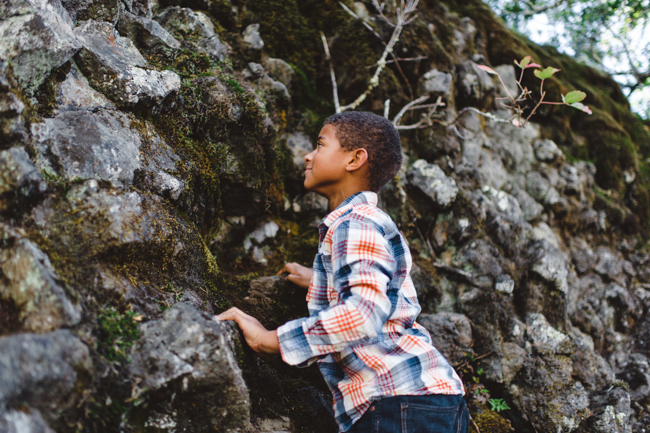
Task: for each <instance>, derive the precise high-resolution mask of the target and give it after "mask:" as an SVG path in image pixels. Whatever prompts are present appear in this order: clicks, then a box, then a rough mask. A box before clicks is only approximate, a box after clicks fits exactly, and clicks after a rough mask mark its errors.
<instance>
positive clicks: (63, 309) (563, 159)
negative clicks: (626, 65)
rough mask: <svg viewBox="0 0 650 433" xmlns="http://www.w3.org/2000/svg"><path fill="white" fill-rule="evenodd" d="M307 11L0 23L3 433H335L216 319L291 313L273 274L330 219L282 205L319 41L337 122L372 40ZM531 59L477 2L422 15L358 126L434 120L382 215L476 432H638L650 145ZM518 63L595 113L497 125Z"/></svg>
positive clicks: (312, 384)
mask: <svg viewBox="0 0 650 433" xmlns="http://www.w3.org/2000/svg"><path fill="white" fill-rule="evenodd" d="M314 4H315V3H314V2H296V1H284V2H283V1H266V2H259V1H258V2H255V1H244V0H191V1H190V0H165V1H160V2H159V1H158V0H119V1H118V0H47V1H46V0H9V1H6V0H5V1H0V216H1V220H0V431H2V432H4V431H9V432H21V433H22V432H31V431H33V432H53V431H56V432H59V433H73V432H79V431H84V432H86V431H87V432H104V431H106V432H114V431H115V432H118V431H119V432H124V433H129V432H140V431H144V432H149V431H156V432H163V433H173V432H179V431H183V432H203V431H214V430H219V431H228V432H241V433H243V432H245V431H246V432H250V433H261V432H274V431H275V432H277V431H287V432H288V431H295V432H305V433H307V432H309V433H333V432H335V431H336V425H335V422H334V419H333V412H332V408H331V395H330V393H329V391H328V389H327V386H326V384H324V382H323V381H322V379H321V378H320V375H319V374H318V373H317V371H316V370H315V369H314V368H315V367H314V366H312V367H311V368H306V369H295V368H290V367H289V366H287V365H285V364H284V363H283V361H282V360H281V358H280V357H258V356H256V355H255V354H253V353H252V352H251V351H250V350H249V349H248V347H247V345H246V343H245V341H244V340H243V339H242V336H241V334H240V333H239V332H238V331H237V329H236V328H235V327H234V325H233V324H226V323H221V322H216V321H214V320H213V319H212V315H213V314H218V313H220V312H222V311H224V310H225V309H227V308H230V307H237V308H239V309H241V310H242V311H244V312H246V313H249V314H251V315H252V316H254V317H255V318H257V319H259V320H260V322H261V323H262V324H263V325H264V326H265V327H266V328H267V329H276V328H277V327H278V326H280V325H282V324H283V323H286V322H287V321H288V320H292V319H295V318H298V317H304V316H306V315H307V314H308V311H307V309H306V305H305V291H304V290H303V289H300V288H298V287H297V286H295V285H294V284H292V283H290V282H288V281H286V280H285V278H284V276H276V275H275V273H276V272H277V270H278V269H280V268H281V266H282V264H283V263H287V262H289V263H290V262H296V263H300V264H301V265H304V266H310V264H311V263H312V262H313V259H314V254H315V252H316V251H317V248H318V242H319V232H318V226H319V224H320V223H321V221H322V219H323V217H324V216H325V215H326V214H327V213H328V212H329V202H328V200H327V199H326V198H324V197H322V196H319V195H317V194H315V193H314V192H309V191H306V190H305V189H304V185H303V180H304V179H303V176H304V173H303V172H304V157H305V155H306V154H308V153H310V152H312V151H313V150H314V146H313V143H315V142H316V136H317V133H318V130H319V128H320V126H321V123H322V121H323V120H324V119H325V117H326V116H328V115H330V114H332V113H329V112H328V110H331V107H332V105H331V100H332V96H331V95H332V93H331V90H332V89H331V82H330V80H329V72H328V66H327V61H326V59H324V57H323V52H322V48H321V47H322V39H321V37H320V34H319V31H318V29H320V28H321V27H322V26H323V22H327V28H325V29H324V31H325V37H326V39H327V42H328V46H329V49H330V51H331V56H332V59H333V63H334V70H335V74H336V76H337V86H338V90H339V96H340V102H341V103H342V104H343V105H345V104H349V103H351V102H352V101H354V100H355V99H356V98H357V97H358V96H359V93H360V89H366V88H367V86H368V84H369V83H368V80H369V79H370V78H371V77H372V74H373V71H374V66H373V65H372V64H374V63H375V62H376V61H377V58H376V56H377V49H378V47H380V46H381V45H380V44H379V43H378V41H377V38H376V35H373V34H372V33H370V32H369V31H368V27H366V26H363V25H360V24H362V22H363V23H366V24H369V26H370V28H372V29H373V31H374V32H377V34H378V35H379V36H380V37H381V38H382V39H383V40H384V41H386V40H387V38H388V37H390V32H391V31H392V30H391V29H392V27H390V26H389V25H388V24H385V21H384V20H383V19H382V18H381V16H378V15H377V14H376V12H375V11H374V10H373V9H372V8H369V7H368V2H365V6H364V2H356V3H354V2H350V3H349V4H348V6H349V7H350V10H353V11H354V13H355V14H356V15H357V16H358V17H359V19H358V20H355V19H353V18H352V17H350V16H348V14H346V13H345V11H342V10H341V9H340V5H339V4H338V2H320V3H318V7H313V5H314ZM384 13H385V14H388V15H391V14H392V12H391V6H390V5H389V6H388V7H387V8H385V9H384ZM534 48H535V49H534V50H532V51H531V46H530V42H529V41H527V40H523V39H521V38H520V37H519V36H518V35H515V34H513V33H511V32H509V31H508V30H507V29H506V28H505V27H503V25H502V24H501V23H500V22H498V21H497V20H496V18H495V16H494V14H492V12H490V11H489V10H488V9H487V6H486V5H485V4H484V3H483V2H480V0H466V1H463V2H442V3H440V4H439V2H420V3H419V4H418V17H417V18H416V20H415V21H414V22H413V23H410V24H409V25H408V26H407V28H406V29H405V31H404V33H402V36H401V39H400V41H398V43H397V45H396V46H395V55H396V57H398V58H400V59H409V61H400V63H399V67H398V65H396V64H393V62H392V59H387V61H388V62H390V63H389V64H388V65H387V67H386V68H385V69H384V70H383V72H382V74H381V75H380V77H379V79H378V82H377V87H376V88H374V89H373V90H372V91H371V92H370V93H369V94H368V95H367V96H366V99H364V101H363V102H362V103H361V105H359V106H358V107H357V108H356V109H358V110H361V111H372V112H375V113H377V114H381V113H383V112H384V109H386V110H387V112H386V113H385V114H386V116H388V117H389V118H394V116H395V115H396V114H397V113H398V112H399V111H400V110H401V109H402V108H403V107H404V104H406V103H408V101H411V100H414V99H416V98H419V97H421V96H428V97H429V99H428V100H427V101H426V102H425V103H423V104H424V106H420V107H411V108H412V110H408V111H407V112H406V114H404V117H403V119H404V122H403V124H404V125H407V124H413V123H416V122H417V121H418V119H420V117H419V116H420V115H421V114H422V113H424V112H425V110H427V109H431V108H430V107H431V106H430V105H428V104H433V103H434V102H435V101H436V100H437V99H438V98H440V99H441V101H442V102H443V103H444V106H440V107H437V108H436V112H435V117H434V121H433V124H432V125H424V126H427V127H426V128H419V129H413V130H409V129H406V130H402V131H400V136H401V143H402V154H403V164H402V167H400V170H399V172H398V173H397V175H396V176H395V177H394V178H393V179H391V180H390V181H389V183H388V184H387V185H386V186H385V188H384V189H382V190H381V191H379V194H378V196H379V206H380V207H381V208H382V209H383V210H384V211H385V212H387V213H388V214H389V215H390V216H391V218H392V219H393V220H394V221H395V223H396V224H397V226H398V228H399V230H400V231H401V232H402V233H403V235H404V237H405V238H406V240H407V242H408V244H409V249H410V252H411V258H412V268H411V277H412V279H413V282H414V286H415V287H416V290H417V292H418V297H419V301H420V305H421V307H422V314H421V315H420V316H419V317H418V318H417V320H418V323H420V324H421V325H423V326H424V327H425V328H426V329H428V330H429V332H430V334H431V337H432V339H433V341H434V344H435V346H436V347H437V349H438V350H439V351H440V352H441V353H442V354H443V356H445V357H446V358H447V359H448V360H449V361H450V363H451V364H452V366H453V367H454V368H455V369H456V370H457V372H458V374H459V376H460V377H461V378H462V380H463V382H464V385H465V389H466V395H465V398H466V399H467V401H468V404H469V408H470V412H471V414H472V419H473V420H474V422H475V423H476V428H478V429H480V431H481V432H492V433H506V432H510V431H512V429H514V431H517V432H520V431H521V432H534V431H536V432H539V433H541V432H552V433H558V432H560V433H570V432H571V433H573V432H575V433H596V432H598V433H604V432H612V433H614V432H616V433H630V432H643V431H644V429H646V430H647V429H648V426H649V425H650V410H649V409H648V402H649V401H650V359H649V355H648V354H649V353H650V319H648V317H649V315H648V312H649V311H650V284H648V280H649V279H650V250H649V249H648V243H647V242H646V237H647V233H648V228H649V227H650V219H649V215H650V204H649V203H650V201H649V200H648V193H649V191H650V189H649V188H648V185H650V178H648V176H647V172H648V170H647V169H646V168H647V167H646V165H647V161H648V160H649V158H650V153H649V152H650V151H648V146H646V145H645V143H647V142H650V134H649V133H648V131H647V128H645V127H644V125H643V124H642V123H641V122H640V120H639V119H638V118H637V117H636V116H634V115H632V114H631V113H630V112H629V111H628V110H627V108H626V107H627V105H626V104H625V103H624V96H623V95H622V94H619V93H618V87H617V85H616V84H615V83H614V82H613V81H611V80H610V79H609V78H607V77H606V76H604V75H602V74H596V73H594V72H593V71H591V70H590V69H589V68H587V67H586V66H584V65H580V64H578V63H575V62H573V61H571V59H569V58H568V57H563V56H560V57H558V56H557V54H556V53H555V52H554V51H552V50H549V49H548V48H545V47H534ZM513 53H517V54H516V55H515V54H513ZM524 53H525V54H524ZM527 54H531V55H532V56H533V58H532V61H534V62H535V63H538V64H541V65H543V66H544V67H547V66H554V67H557V68H559V69H561V72H560V73H558V74H556V75H555V76H554V82H553V85H550V86H549V88H548V89H546V86H544V89H546V90H547V91H548V98H552V97H554V96H553V94H554V92H557V91H558V89H560V90H561V89H584V90H586V91H587V90H588V93H589V100H590V101H592V102H590V105H591V106H592V107H593V114H592V115H591V116H589V115H587V114H586V113H583V112H573V113H572V114H571V116H570V117H569V116H568V115H567V114H566V112H564V111H561V110H558V109H556V108H554V107H553V106H545V107H544V109H540V110H539V111H538V113H537V114H536V115H534V116H532V117H531V119H530V122H527V123H526V124H525V126H523V127H515V126H514V125H513V123H512V122H510V121H508V119H511V118H512V117H513V116H516V113H514V112H512V111H511V110H510V109H509V108H508V107H506V106H504V105H503V104H502V103H501V102H503V101H504V99H501V98H507V97H508V94H511V95H513V94H519V93H520V92H521V90H522V89H521V88H520V87H519V83H518V80H519V77H520V72H521V71H520V69H518V68H517V67H515V66H513V62H512V61H513V59H514V58H515V57H517V58H518V59H520V58H521V56H522V55H527ZM480 65H487V66H490V67H491V68H493V69H494V70H495V71H497V72H498V73H499V75H500V77H501V79H502V80H503V85H502V82H501V80H498V79H497V78H496V77H495V76H493V75H490V74H488V73H487V72H485V71H484V70H482V69H481V68H480V67H479V66H480ZM529 75H530V76H531V77H529ZM594 77H597V82H594V81H593V80H595V79H596V78H594ZM531 80H533V78H532V71H525V75H524V79H523V80H522V81H521V84H522V85H523V86H524V87H526V86H528V88H529V89H533V88H534V87H533V86H532V84H531V82H532V81H531ZM362 91H363V90H361V92H362ZM592 93H593V94H592ZM387 100H389V101H390V103H389V104H386V101H387ZM548 100H549V101H550V99H548ZM468 108H473V109H475V110H469V109H468ZM466 109H467V110H466ZM528 110H529V108H526V109H525V112H524V115H526V113H528V112H529V111H528ZM481 114H485V115H487V116H496V117H498V118H501V119H502V120H505V122H496V121H493V119H491V118H490V117H485V116H483V115H481ZM515 123H516V122H515ZM339 139H342V140H345V139H346V137H339ZM587 158H589V159H590V160H592V161H593V162H591V161H586V159H587ZM495 405H497V406H496V407H499V408H500V409H502V410H501V411H500V412H497V411H496V410H492V408H493V406H495ZM506 407H509V408H510V409H506Z"/></svg>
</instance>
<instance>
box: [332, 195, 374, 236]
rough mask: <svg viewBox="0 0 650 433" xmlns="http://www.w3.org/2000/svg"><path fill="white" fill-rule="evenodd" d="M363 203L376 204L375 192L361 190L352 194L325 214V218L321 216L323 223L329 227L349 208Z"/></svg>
mask: <svg viewBox="0 0 650 433" xmlns="http://www.w3.org/2000/svg"><path fill="white" fill-rule="evenodd" d="M363 203H369V204H371V205H374V206H377V194H376V193H374V192H372V191H361V192H357V193H355V194H352V195H351V196H350V197H348V198H346V199H345V200H343V202H342V203H341V204H340V205H338V206H337V207H336V209H334V210H333V211H332V212H330V213H329V214H327V216H326V217H325V218H323V224H325V225H326V226H327V227H330V226H331V225H332V223H333V222H334V221H336V220H337V219H338V218H339V217H340V216H341V215H343V214H344V213H345V212H347V211H348V210H349V209H351V208H352V207H354V206H356V205H359V204H363Z"/></svg>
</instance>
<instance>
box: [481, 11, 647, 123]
mask: <svg viewBox="0 0 650 433" xmlns="http://www.w3.org/2000/svg"><path fill="white" fill-rule="evenodd" d="M486 2H487V3H488V4H489V5H490V6H491V7H492V8H493V9H494V10H495V11H497V13H499V14H500V15H501V17H503V18H504V19H505V21H506V22H507V23H508V24H509V25H510V26H512V27H513V28H515V29H517V30H519V31H520V32H522V33H524V34H531V31H530V30H531V29H532V28H535V27H538V26H539V24H538V23H539V22H543V18H544V16H545V17H546V18H547V21H548V25H547V26H546V28H545V29H544V32H545V34H546V35H548V36H547V37H548V40H546V41H545V42H546V43H549V44H552V45H554V46H559V47H562V50H563V51H565V52H566V53H567V54H570V55H572V56H574V57H575V58H576V59H578V60H580V61H584V62H586V63H587V64H589V65H591V66H594V67H597V68H599V69H601V70H603V71H604V72H606V73H608V74H611V75H613V76H614V77H615V78H616V79H617V81H618V82H619V83H621V84H622V85H623V87H626V88H627V89H628V96H630V95H633V96H634V99H639V98H642V99H644V102H642V103H641V104H642V106H641V107H639V108H638V110H637V111H641V114H642V115H644V116H645V117H646V118H647V117H648V116H649V115H650V96H649V95H648V91H649V90H650V55H649V54H650V39H649V38H648V35H647V33H646V32H647V30H648V28H647V27H648V24H650V23H649V20H648V19H649V15H650V1H648V0H523V1H522V0H486ZM537 42H542V41H541V40H538V41H537ZM644 89H645V90H644Z"/></svg>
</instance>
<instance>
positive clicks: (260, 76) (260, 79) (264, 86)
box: [243, 62, 291, 102]
mask: <svg viewBox="0 0 650 433" xmlns="http://www.w3.org/2000/svg"><path fill="white" fill-rule="evenodd" d="M243 75H244V77H245V78H246V79H247V80H248V81H250V82H251V83H252V84H253V87H255V88H256V89H257V90H259V91H261V92H262V93H264V95H265V96H266V98H267V99H269V98H279V99H280V100H282V101H284V102H289V101H290V100H291V97H290V96H289V91H288V90H287V86H285V85H284V84H282V83H280V82H279V81H275V80H274V79H273V78H271V77H269V75H268V74H267V73H266V71H265V70H264V66H262V65H260V64H259V63H252V62H251V63H249V64H248V66H247V67H246V69H244V71H243Z"/></svg>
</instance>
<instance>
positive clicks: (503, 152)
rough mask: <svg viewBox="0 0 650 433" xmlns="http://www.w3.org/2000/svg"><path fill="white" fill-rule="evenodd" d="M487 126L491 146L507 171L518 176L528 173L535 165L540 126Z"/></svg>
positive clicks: (491, 124)
mask: <svg viewBox="0 0 650 433" xmlns="http://www.w3.org/2000/svg"><path fill="white" fill-rule="evenodd" d="M486 126H487V128H486V133H487V135H488V136H489V137H490V141H489V146H490V147H492V148H493V149H494V150H495V151H496V152H497V153H498V154H499V156H500V157H501V160H502V161H503V165H504V166H505V167H506V169H507V170H508V171H509V172H510V173H513V174H517V175H525V174H526V173H528V172H529V171H530V170H531V167H532V164H534V163H535V153H534V151H533V142H534V141H535V139H537V137H538V136H539V126H537V125H535V124H532V123H528V124H526V126H525V127H523V128H513V127H512V125H508V124H503V123H496V122H488V123H487V125H486ZM518 186H520V187H523V185H518Z"/></svg>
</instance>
